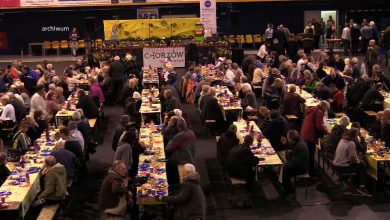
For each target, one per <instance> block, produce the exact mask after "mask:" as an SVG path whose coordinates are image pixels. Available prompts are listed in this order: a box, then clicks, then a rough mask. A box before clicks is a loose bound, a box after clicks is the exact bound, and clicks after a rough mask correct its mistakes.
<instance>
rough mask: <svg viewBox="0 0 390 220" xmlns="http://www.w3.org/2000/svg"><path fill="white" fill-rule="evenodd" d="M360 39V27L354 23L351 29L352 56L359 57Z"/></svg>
mask: <svg viewBox="0 0 390 220" xmlns="http://www.w3.org/2000/svg"><path fill="white" fill-rule="evenodd" d="M359 38H360V30H359V28H358V25H357V24H356V23H354V24H353V26H352V27H351V52H352V55H354V56H357V55H358V49H359Z"/></svg>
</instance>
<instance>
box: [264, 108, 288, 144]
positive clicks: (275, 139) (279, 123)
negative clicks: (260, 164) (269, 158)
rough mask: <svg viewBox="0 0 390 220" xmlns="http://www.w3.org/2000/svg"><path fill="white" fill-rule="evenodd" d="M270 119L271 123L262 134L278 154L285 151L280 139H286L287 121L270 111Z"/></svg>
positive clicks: (274, 111) (278, 113) (277, 112)
mask: <svg viewBox="0 0 390 220" xmlns="http://www.w3.org/2000/svg"><path fill="white" fill-rule="evenodd" d="M270 118H271V123H270V124H269V126H268V127H267V128H266V129H265V130H263V132H264V135H265V136H266V137H267V138H268V139H269V141H270V143H271V145H272V147H273V148H274V149H275V151H277V152H279V151H281V150H284V149H285V145H284V144H283V143H281V138H282V137H286V135H287V131H288V128H289V125H288V122H287V120H286V119H285V118H284V117H283V116H282V115H281V114H280V112H279V111H277V110H272V111H271V114H270Z"/></svg>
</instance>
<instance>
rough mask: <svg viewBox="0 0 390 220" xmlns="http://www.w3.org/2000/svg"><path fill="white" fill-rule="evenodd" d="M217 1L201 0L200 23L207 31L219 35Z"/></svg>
mask: <svg viewBox="0 0 390 220" xmlns="http://www.w3.org/2000/svg"><path fill="white" fill-rule="evenodd" d="M215 1H216V0H200V21H201V22H202V24H203V26H204V29H205V30H210V31H211V33H212V34H217V6H216V3H215Z"/></svg>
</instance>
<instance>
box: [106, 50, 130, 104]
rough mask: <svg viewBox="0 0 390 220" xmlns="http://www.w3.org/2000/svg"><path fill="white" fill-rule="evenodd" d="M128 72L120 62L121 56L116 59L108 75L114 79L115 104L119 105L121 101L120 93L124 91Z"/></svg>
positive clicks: (113, 95)
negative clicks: (124, 82)
mask: <svg viewBox="0 0 390 220" xmlns="http://www.w3.org/2000/svg"><path fill="white" fill-rule="evenodd" d="M125 72H126V69H125V66H124V65H123V63H122V61H121V60H120V57H119V56H115V57H114V61H113V62H112V63H111V65H110V69H109V72H108V74H109V75H110V77H111V78H112V84H113V90H112V97H115V98H114V99H115V100H113V102H114V103H117V102H118V100H119V93H120V92H121V91H122V87H123V79H124V74H125Z"/></svg>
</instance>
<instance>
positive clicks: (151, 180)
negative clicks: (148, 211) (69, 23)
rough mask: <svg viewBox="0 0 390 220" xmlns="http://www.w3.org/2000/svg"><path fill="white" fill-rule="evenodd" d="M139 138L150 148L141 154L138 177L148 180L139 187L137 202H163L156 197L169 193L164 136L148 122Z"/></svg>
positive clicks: (142, 203)
mask: <svg viewBox="0 0 390 220" xmlns="http://www.w3.org/2000/svg"><path fill="white" fill-rule="evenodd" d="M139 140H140V141H142V142H144V143H145V144H146V145H147V146H148V149H147V150H145V152H144V153H143V154H140V156H139V165H138V177H147V182H146V183H145V184H143V185H142V186H140V187H137V204H138V205H150V204H163V202H161V201H160V200H158V199H157V198H156V197H162V196H167V195H168V181H167V173H166V165H165V151H164V141H163V136H162V134H161V132H159V131H158V130H157V128H156V126H155V125H153V124H148V125H144V126H142V127H141V129H140V135H139Z"/></svg>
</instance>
